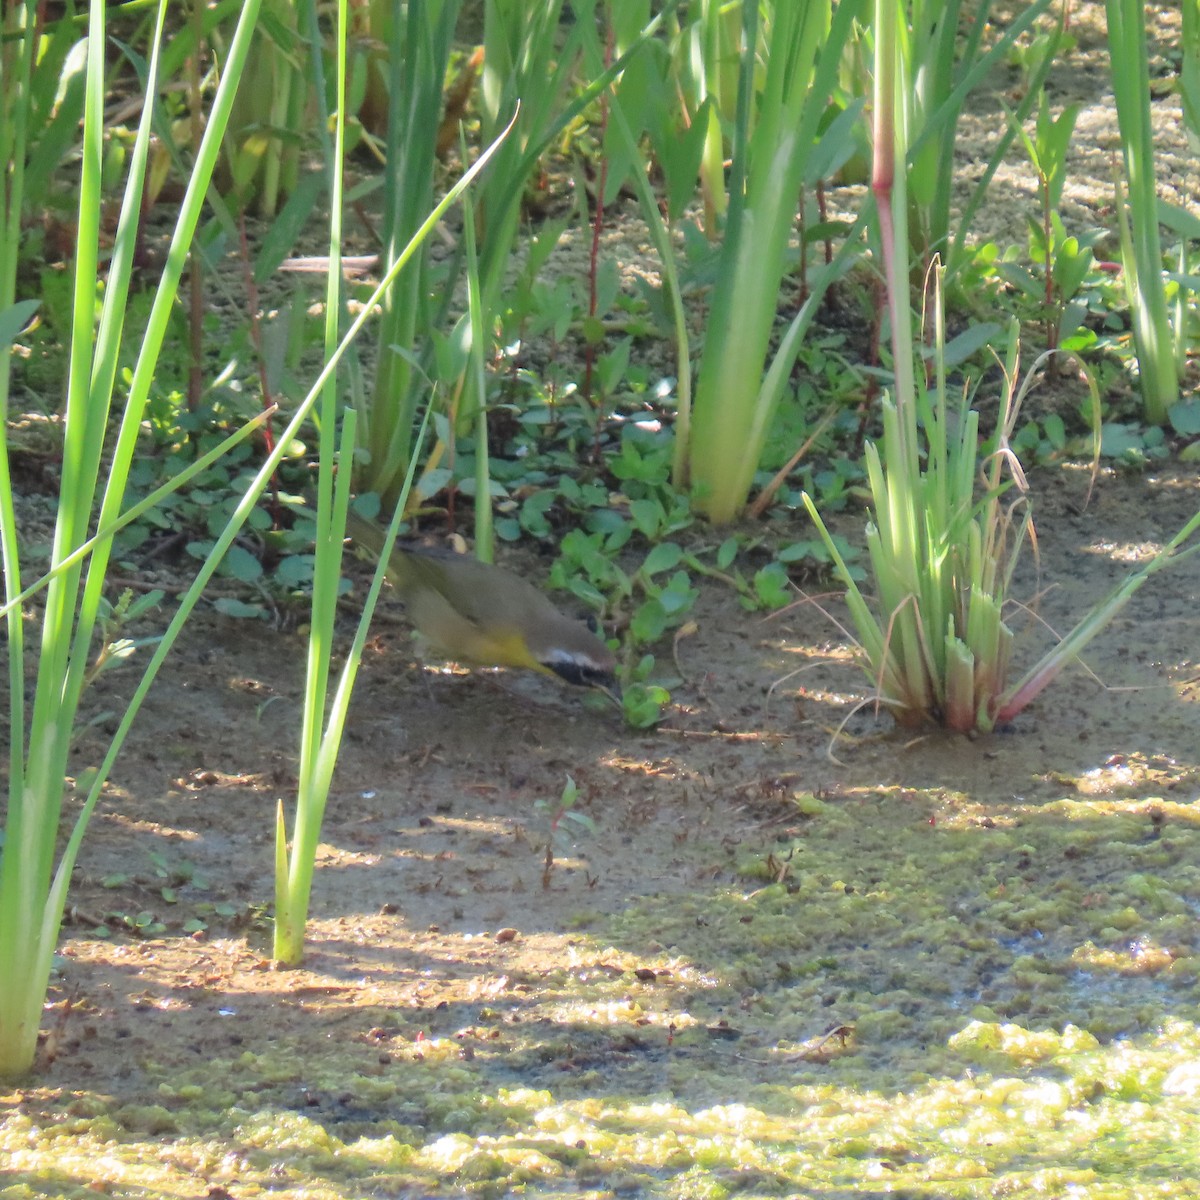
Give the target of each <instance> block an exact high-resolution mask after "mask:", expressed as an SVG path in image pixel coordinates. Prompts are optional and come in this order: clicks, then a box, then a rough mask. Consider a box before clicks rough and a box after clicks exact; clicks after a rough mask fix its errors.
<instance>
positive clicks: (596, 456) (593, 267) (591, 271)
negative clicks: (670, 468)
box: [583, 23, 613, 462]
mask: <svg viewBox="0 0 1200 1200" xmlns="http://www.w3.org/2000/svg"><path fill="white" fill-rule="evenodd" d="M612 54H613V30H612V24H611V23H610V24H609V27H608V34H607V37H606V38H605V41H604V69H605V70H606V71H607V70H608V68H609V67H610V66H611V65H612ZM607 133H608V92H607V91H606V92H605V93H604V94H603V95H602V96H601V97H600V172H599V175H598V177H597V180H596V214H595V216H594V218H593V219H592V248H591V254H590V256H589V258H588V316H589V317H592V318H594V317H595V315H596V273H597V271H598V269H599V259H600V234H601V232H602V231H603V229H604V191H605V188H607V187H608V155H607V154H605V153H604V139H605V136H606V134H607ZM583 362H584V372H583V398H584V401H585V402H586V403H588V404H591V403H592V373H593V370H594V368H595V363H596V346H595V343H594V342H593V341H592V340H591V339H590V338H589V339H588V340H587V344H586V346H585V347H584V352H583ZM600 423H601V422H600V413H599V412H597V413H596V422H595V432H594V435H593V445H592V459H593V461H594V462H599V461H600Z"/></svg>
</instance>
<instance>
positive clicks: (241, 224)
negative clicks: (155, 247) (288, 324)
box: [238, 212, 283, 526]
mask: <svg viewBox="0 0 1200 1200" xmlns="http://www.w3.org/2000/svg"><path fill="white" fill-rule="evenodd" d="M238 238H239V240H240V243H241V252H242V272H243V276H244V278H245V282H246V299H247V301H248V302H249V306H250V341H251V343H252V344H253V345H254V353H255V356H256V357H257V358H258V381H259V387H260V388H261V389H262V406H263V408H270V407H271V406H272V403H273V401H272V399H271V384H270V382H269V381H268V379H267V360H266V356H265V355H264V354H263V346H262V322H261V320H260V317H259V310H258V285H257V284H256V283H255V282H254V272H253V271H252V270H251V269H250V245H249V242H248V241H247V240H246V214H245V213H243V212H239V213H238ZM262 440H263V447H264V449H265V450H266V452H267V454H268V455H269V454H270V453H271V451H272V450H274V449H275V432H274V430H273V429H272V428H271V419H270V418H269V417H268V418H267V420H265V421H264V422H263V427H262ZM282 516H283V506H282V505H281V504H280V502H279V478H278V473H276V475H274V476H272V477H271V520H272V522H273V523H274V524H275V525H276V526H278V525H279V523H280V519H281V518H282Z"/></svg>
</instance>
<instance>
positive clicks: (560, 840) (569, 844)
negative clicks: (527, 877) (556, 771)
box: [534, 775, 596, 891]
mask: <svg viewBox="0 0 1200 1200" xmlns="http://www.w3.org/2000/svg"><path fill="white" fill-rule="evenodd" d="M578 800H579V787H578V785H577V784H576V783H575V780H574V779H572V778H571V776H570V775H568V776H567V782H566V783H565V784H564V785H563V790H562V795H561V796H560V797H559V798H558V801H557V803H552V802H551V801H549V800H545V799H542V800H537V801H535V802H534V808H535V809H536V810H537V811H538V812H539V813H540V814H542V815H543V816H546V817H548V818H549V829H548V836H547V838H546V857H545V859H544V861H543V864H542V890H543V891H549V889H550V879H551V876H552V875H553V874H554V867H555V856H556V855H557V856H558V857H564V856H566V855H567V854H570V853H571V852H572V851H573V850H574V849H575V842H576V838H577V837H578V836H580V835H582V834H586V835H592V834H594V833H595V832H596V822H595V821H593V820H592V818H591V817H589V816H588V815H587V813H582V812H579V811H578V810H577V809H576V808H575V804H576V802H577V801H578Z"/></svg>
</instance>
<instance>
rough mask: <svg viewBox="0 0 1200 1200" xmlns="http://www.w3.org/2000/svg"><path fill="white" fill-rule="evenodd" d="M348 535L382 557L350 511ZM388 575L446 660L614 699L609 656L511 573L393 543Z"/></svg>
mask: <svg viewBox="0 0 1200 1200" xmlns="http://www.w3.org/2000/svg"><path fill="white" fill-rule="evenodd" d="M347 531H348V532H349V534H350V536H351V537H352V538H353V539H354V541H355V542H357V543H358V544H359V545H360V546H362V547H363V548H364V549H366V550H369V551H370V552H371V553H373V554H374V555H375V557H376V558H378V557H379V555H380V554H382V553H383V545H384V537H385V535H384V531H383V530H382V529H381V528H380V527H379V526H378V525H377V524H375V522H374V521H369V520H367V519H366V518H365V517H361V516H359V515H358V514H357V513H355V512H353V511H351V512H350V513H349V514H348V517H347ZM387 577H388V578H389V579H390V580H391V581H392V584H393V585H394V586H395V588H396V590H397V592H398V593H399V594H400V599H401V600H403V601H404V605H405V607H406V608H407V609H408V615H409V618H410V619H411V620H412V623H413V624H414V625H415V626H416V628H417V630H418V632H420V633H421V635H422V636H423V637H425V638H426V639H428V640H429V641H430V642H431V643H433V645H434V646H436V647H437V649H438V650H440V651H441V652H442V653H443V654H445V656H446V657H447V658H450V659H453V660H454V661H455V662H462V663H471V664H474V665H475V666H477V667H524V668H526V669H527V670H530V671H540V672H541V673H542V674H543V675H557V676H558V677H559V678H560V679H564V680H566V682H567V683H571V684H574V685H575V686H577V687H593V688H597V689H599V690H600V691H603V692H606V693H607V694H608V695H609V696H611V697H612V698H613V699H614V700H616V699H617V697H618V695H619V691H618V688H617V681H616V667H617V663H616V659H615V658H614V657H613V654H612V651H611V650H609V648H608V647H607V646H606V645H605V644H604V643H603V642H602V641H601V640H600V639H599V638H598V637H597V636H596V634H594V633H593V632H592V631H591V630H590V629H589V628H588V627H587V626H586V625H584V624H583V623H581V622H579V621H573V620H571V618H570V617H567V616H565V615H564V614H563V613H560V612H559V611H558V609H557V608H555V607H554V605H553V604H551V603H550V601H549V599H548V598H547V597H546V595H545V594H544V593H543V592H541V591H539V590H538V589H537V588H536V587H534V586H533V584H531V583H529V582H528V581H527V580H524V579H522V578H521V577H520V576H519V575H515V574H513V572H512V571H506V570H505V569H504V568H503V567H497V566H494V565H492V564H491V563H484V562H480V561H479V560H478V559H477V558H473V557H471V556H470V555H467V554H455V553H454V552H453V551H452V550H448V549H439V548H436V547H429V546H419V545H416V544H414V543H411V542H405V543H400V542H397V543H396V545H395V546H394V547H393V549H392V557H391V559H390V561H389V562H388V565H387Z"/></svg>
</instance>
